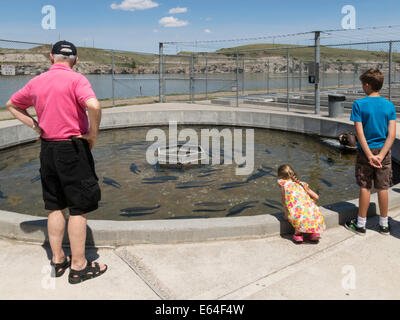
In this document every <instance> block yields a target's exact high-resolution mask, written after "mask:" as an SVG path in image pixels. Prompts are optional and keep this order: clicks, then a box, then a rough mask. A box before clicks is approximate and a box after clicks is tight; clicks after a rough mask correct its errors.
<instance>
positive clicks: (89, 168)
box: [40, 138, 101, 215]
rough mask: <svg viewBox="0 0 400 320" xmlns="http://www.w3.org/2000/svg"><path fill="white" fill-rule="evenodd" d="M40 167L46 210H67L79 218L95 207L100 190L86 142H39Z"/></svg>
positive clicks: (98, 199)
mask: <svg viewBox="0 0 400 320" xmlns="http://www.w3.org/2000/svg"><path fill="white" fill-rule="evenodd" d="M40 167H41V168H40V177H41V181H42V190H43V200H44V204H45V209H47V210H51V211H54V210H63V209H65V208H69V211H70V215H81V214H84V213H88V212H91V211H93V210H96V209H97V208H98V202H99V201H100V199H101V191H100V187H99V184H98V177H97V175H96V172H95V167H94V160H93V156H92V153H91V151H90V148H89V143H88V142H87V141H86V140H84V139H77V138H72V140H68V141H47V140H43V139H42V145H41V150H40Z"/></svg>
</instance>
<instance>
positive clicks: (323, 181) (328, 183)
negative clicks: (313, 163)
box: [319, 178, 332, 187]
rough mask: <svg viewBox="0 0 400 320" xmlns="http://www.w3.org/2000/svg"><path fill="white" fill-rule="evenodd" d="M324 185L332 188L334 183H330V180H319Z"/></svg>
mask: <svg viewBox="0 0 400 320" xmlns="http://www.w3.org/2000/svg"><path fill="white" fill-rule="evenodd" d="M319 180H320V181H321V182H322V183H323V184H325V185H327V186H328V187H332V183H330V182H329V181H328V180H325V179H322V178H321V179H319Z"/></svg>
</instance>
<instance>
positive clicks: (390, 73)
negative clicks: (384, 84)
mask: <svg viewBox="0 0 400 320" xmlns="http://www.w3.org/2000/svg"><path fill="white" fill-rule="evenodd" d="M392 67H393V42H392V41H390V42H389V101H391V100H392Z"/></svg>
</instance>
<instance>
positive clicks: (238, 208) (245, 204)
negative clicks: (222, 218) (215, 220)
mask: <svg viewBox="0 0 400 320" xmlns="http://www.w3.org/2000/svg"><path fill="white" fill-rule="evenodd" d="M256 203H258V201H257V200H256V201H245V202H241V203H239V204H237V205H235V206H233V207H232V208H230V209H229V211H228V214H227V215H226V216H227V217H229V216H233V215H236V214H238V213H240V212H242V211H243V210H246V209H249V208H253V207H254V204H256Z"/></svg>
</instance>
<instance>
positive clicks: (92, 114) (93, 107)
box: [78, 98, 101, 149]
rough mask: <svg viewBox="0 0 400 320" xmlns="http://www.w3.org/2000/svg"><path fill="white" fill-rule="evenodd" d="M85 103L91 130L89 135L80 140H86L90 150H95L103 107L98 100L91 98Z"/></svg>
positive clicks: (82, 136)
mask: <svg viewBox="0 0 400 320" xmlns="http://www.w3.org/2000/svg"><path fill="white" fill-rule="evenodd" d="M85 103H86V107H87V110H88V116H89V125H90V128H89V132H88V133H86V134H84V135H81V136H78V138H83V139H86V140H87V141H88V142H89V145H90V149H93V147H94V145H95V143H96V140H97V136H98V134H99V127H100V121H101V107H100V103H99V101H98V100H97V99H96V98H90V99H88V100H86V102H85Z"/></svg>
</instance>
